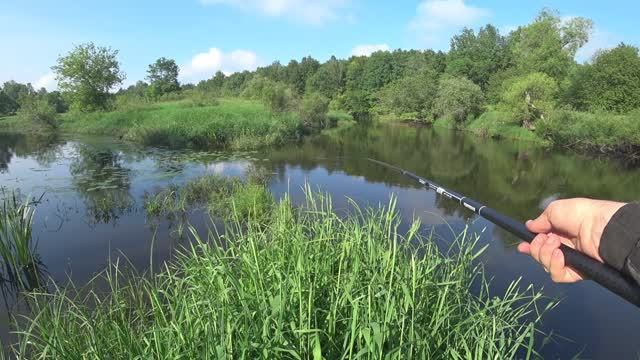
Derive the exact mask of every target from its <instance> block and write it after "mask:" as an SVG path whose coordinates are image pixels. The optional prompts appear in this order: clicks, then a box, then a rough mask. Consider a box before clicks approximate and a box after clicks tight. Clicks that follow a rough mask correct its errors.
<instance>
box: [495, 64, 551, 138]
mask: <svg viewBox="0 0 640 360" xmlns="http://www.w3.org/2000/svg"><path fill="white" fill-rule="evenodd" d="M557 93H558V84H557V82H556V81H555V80H554V79H553V78H552V77H550V76H549V75H547V74H544V73H539V72H538V73H532V74H529V75H525V76H521V77H518V78H516V79H513V80H512V81H511V82H510V85H509V86H507V88H506V90H505V92H504V93H503V95H502V101H503V105H504V107H505V108H506V110H508V111H510V112H511V114H512V115H513V117H514V119H516V120H517V121H518V122H520V124H521V125H522V126H523V127H525V128H528V129H532V128H533V124H534V122H535V121H536V120H543V119H544V117H545V115H546V114H548V113H549V111H551V110H552V109H553V108H554V106H555V99H556V96H557Z"/></svg>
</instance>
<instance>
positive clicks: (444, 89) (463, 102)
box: [435, 76, 484, 123]
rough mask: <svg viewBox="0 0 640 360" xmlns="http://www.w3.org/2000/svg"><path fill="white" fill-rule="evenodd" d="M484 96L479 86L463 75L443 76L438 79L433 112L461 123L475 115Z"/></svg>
mask: <svg viewBox="0 0 640 360" xmlns="http://www.w3.org/2000/svg"><path fill="white" fill-rule="evenodd" d="M483 102H484V96H483V94H482V89H480V86H478V85H476V84H474V83H473V82H472V81H471V80H469V79H467V78H463V77H450V76H445V77H443V79H442V80H441V81H440V86H439V87H438V96H437V97H436V100H435V112H436V114H437V115H439V116H442V117H451V118H453V120H454V121H455V122H456V123H462V122H464V121H466V120H467V119H468V118H470V117H476V116H477V115H478V114H479V113H480V110H481V109H482V104H483Z"/></svg>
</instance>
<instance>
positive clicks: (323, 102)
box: [299, 93, 329, 129]
mask: <svg viewBox="0 0 640 360" xmlns="http://www.w3.org/2000/svg"><path fill="white" fill-rule="evenodd" d="M328 112H329V99H328V98H326V97H325V96H323V95H322V94H319V93H309V94H307V95H305V97H304V98H303V99H302V103H301V104H300V109H299V114H300V119H302V121H303V123H304V125H305V126H306V127H310V128H316V129H324V128H326V127H327V126H328V123H327V113H328Z"/></svg>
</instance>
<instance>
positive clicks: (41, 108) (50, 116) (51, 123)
mask: <svg viewBox="0 0 640 360" xmlns="http://www.w3.org/2000/svg"><path fill="white" fill-rule="evenodd" d="M17 114H18V117H19V118H21V119H22V120H23V121H28V122H31V123H33V124H35V125H37V126H44V127H46V128H56V127H58V122H57V120H56V108H55V106H53V105H51V104H49V102H48V101H47V100H46V99H41V98H37V97H35V96H29V97H26V98H24V99H22V100H21V101H20V109H18V113H17Z"/></svg>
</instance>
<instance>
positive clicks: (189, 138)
mask: <svg viewBox="0 0 640 360" xmlns="http://www.w3.org/2000/svg"><path fill="white" fill-rule="evenodd" d="M216 104H217V105H215V106H194V104H193V102H192V101H190V100H189V99H186V100H182V101H177V102H166V103H155V104H149V105H148V106H145V107H140V108H136V109H130V110H117V111H111V112H104V113H68V114H65V115H64V116H63V117H62V118H61V123H60V128H61V129H62V130H64V131H68V132H75V133H87V134H108V135H112V136H119V137H122V138H124V139H127V140H131V141H135V142H138V143H142V144H147V145H164V146H170V147H185V146H192V147H212V148H214V147H216V148H219V147H227V148H233V149H248V148H258V147H262V146H265V145H274V144H282V143H283V142H284V141H286V140H291V139H297V138H298V137H299V136H300V135H299V133H300V127H301V125H300V120H299V119H298V117H297V116H291V115H289V114H277V115H274V114H271V113H270V112H269V110H268V109H267V108H266V107H265V106H264V105H262V104H260V103H258V102H256V101H249V100H240V99H219V100H216Z"/></svg>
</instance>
